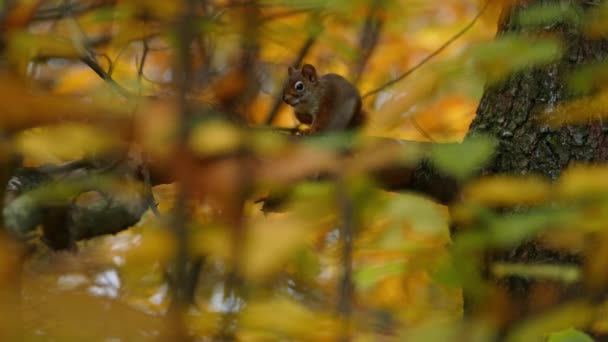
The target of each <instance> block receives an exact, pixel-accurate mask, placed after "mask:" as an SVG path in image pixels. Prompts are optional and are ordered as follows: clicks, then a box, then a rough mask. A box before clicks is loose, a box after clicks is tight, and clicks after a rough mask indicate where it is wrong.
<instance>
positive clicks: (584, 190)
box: [557, 165, 608, 199]
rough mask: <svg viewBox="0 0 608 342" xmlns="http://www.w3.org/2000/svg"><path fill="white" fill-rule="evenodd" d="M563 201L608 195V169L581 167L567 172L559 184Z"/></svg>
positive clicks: (575, 167) (558, 192) (558, 187)
mask: <svg viewBox="0 0 608 342" xmlns="http://www.w3.org/2000/svg"><path fill="white" fill-rule="evenodd" d="M557 194H558V196H559V197H560V198H562V199H578V198H587V197H594V196H605V195H606V194H608V167H606V166H598V165H593V166H592V165H585V166H583V165H579V166H574V167H571V168H570V169H568V170H566V171H565V172H564V173H563V174H562V176H561V178H560V179H559V182H558V183H557Z"/></svg>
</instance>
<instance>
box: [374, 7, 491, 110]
mask: <svg viewBox="0 0 608 342" xmlns="http://www.w3.org/2000/svg"><path fill="white" fill-rule="evenodd" d="M489 4H490V1H489V0H488V1H486V3H485V4H484V5H483V7H482V8H481V9H480V10H479V12H477V14H476V15H475V17H474V18H473V19H472V20H471V22H470V23H469V24H468V25H467V26H465V27H464V28H463V29H462V30H460V31H459V32H458V33H456V34H455V35H454V36H452V37H451V38H450V39H448V40H447V41H446V42H445V43H443V45H441V46H440V47H439V48H437V49H436V50H435V51H433V52H432V53H431V54H430V55H428V56H426V57H425V58H424V59H423V60H421V61H420V62H419V63H418V64H416V65H414V66H413V67H412V68H410V69H409V70H407V71H406V72H404V73H403V74H401V75H400V76H399V77H397V78H395V79H393V80H391V81H389V82H386V83H385V84H383V85H381V86H379V87H378V88H376V89H373V90H371V91H368V92H367V93H365V94H364V95H363V96H362V98H367V97H369V96H372V95H374V94H376V93H379V92H381V91H382V90H384V89H386V88H388V87H390V86H392V85H393V84H395V83H397V82H399V81H401V80H403V79H404V78H406V77H408V76H409V75H410V74H412V73H413V72H414V71H416V70H418V69H419V68H420V67H422V66H423V65H424V64H426V63H427V62H428V61H430V60H431V59H433V58H434V57H435V56H437V55H438V54H440V53H441V52H442V51H443V50H445V49H446V48H447V47H448V46H449V45H451V44H452V43H453V42H455V41H456V40H457V39H458V38H460V37H461V36H462V35H464V34H465V33H467V31H469V30H470V29H471V28H472V27H473V26H474V25H475V23H476V22H477V20H478V19H479V18H480V17H481V16H482V15H483V14H484V13H485V11H486V9H487V8H488V5H489Z"/></svg>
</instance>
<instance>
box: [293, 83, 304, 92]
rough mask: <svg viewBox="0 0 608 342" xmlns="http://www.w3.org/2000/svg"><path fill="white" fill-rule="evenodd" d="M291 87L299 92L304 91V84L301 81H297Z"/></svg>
mask: <svg viewBox="0 0 608 342" xmlns="http://www.w3.org/2000/svg"><path fill="white" fill-rule="evenodd" d="M293 87H294V88H295V89H296V90H299V91H301V90H304V83H302V81H298V82H296V84H294V85H293Z"/></svg>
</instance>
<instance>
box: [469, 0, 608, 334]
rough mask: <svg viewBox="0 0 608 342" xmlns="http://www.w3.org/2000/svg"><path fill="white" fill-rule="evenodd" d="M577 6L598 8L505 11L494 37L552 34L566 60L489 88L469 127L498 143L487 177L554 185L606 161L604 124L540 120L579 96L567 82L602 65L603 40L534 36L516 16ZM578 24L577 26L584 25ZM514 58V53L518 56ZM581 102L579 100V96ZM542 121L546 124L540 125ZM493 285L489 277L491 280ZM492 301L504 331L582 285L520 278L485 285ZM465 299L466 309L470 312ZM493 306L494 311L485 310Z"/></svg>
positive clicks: (537, 255)
mask: <svg viewBox="0 0 608 342" xmlns="http://www.w3.org/2000/svg"><path fill="white" fill-rule="evenodd" d="M564 3H569V5H568V6H575V7H576V11H578V12H577V13H579V15H582V14H583V13H587V12H588V11H590V10H592V9H594V8H597V6H598V4H597V2H595V4H593V2H591V1H577V0H574V1H568V2H564V1H559V0H534V1H517V2H516V3H515V4H513V5H512V6H511V7H508V8H506V9H505V12H506V13H503V15H502V16H501V18H502V19H501V22H499V25H498V36H502V35H505V34H519V35H539V36H540V35H542V36H546V35H556V36H557V37H559V38H561V40H562V42H563V56H562V57H561V58H560V59H559V60H557V61H555V62H553V63H550V64H547V65H544V66H536V67H530V68H527V69H525V70H524V71H521V72H517V73H515V74H513V75H511V76H510V77H508V78H507V79H506V80H504V81H502V82H500V83H498V84H494V85H491V86H488V87H487V88H486V90H485V92H484V95H483V97H482V99H481V102H480V105H479V108H478V110H477V116H476V118H475V119H474V121H473V122H472V124H471V127H470V130H469V133H468V136H472V135H476V134H486V135H490V136H492V137H494V138H495V139H496V140H497V141H498V142H499V143H498V147H497V151H496V155H495V159H494V161H493V162H492V163H491V165H489V166H488V167H487V168H486V169H485V170H484V172H483V173H484V174H498V173H502V174H510V175H526V174H532V173H534V174H540V175H543V176H546V177H548V178H549V179H551V180H556V179H557V178H558V177H559V176H560V174H561V172H562V171H563V170H564V169H565V168H566V167H568V166H569V165H571V164H573V163H577V162H583V163H587V162H605V161H606V160H607V158H608V139H607V137H606V132H607V130H608V124H604V123H602V122H601V121H600V120H597V121H593V122H589V123H587V124H581V125H567V126H560V127H557V128H552V127H550V126H549V125H547V124H546V123H543V120H541V119H542V118H543V117H546V115H551V113H552V111H553V110H554V109H555V108H556V106H558V105H560V104H561V103H563V102H564V101H567V100H572V99H573V98H575V97H577V95H575V94H574V93H573V92H571V91H569V89H568V87H567V77H568V76H569V75H570V73H571V72H572V71H573V70H576V69H577V68H580V67H581V66H584V65H587V64H591V63H595V62H600V61H604V60H606V57H608V40H606V39H593V38H589V37H585V35H583V33H582V27H581V26H582V25H576V24H571V23H566V22H565V21H564V22H563V23H559V22H558V23H554V24H553V25H544V27H542V28H538V29H534V30H531V28H530V27H522V26H521V25H520V23H519V22H520V21H519V20H518V15H519V13H520V12H521V11H522V10H525V9H526V8H528V7H530V6H533V5H534V6H538V5H541V6H544V5H562V6H563V5H564ZM581 22H582V21H581ZM515 53H517V52H515ZM578 96H580V95H578ZM545 122H546V121H545ZM581 260H582V256H580V255H575V254H572V253H567V252H563V251H554V250H549V249H547V248H545V247H542V246H541V245H540V244H538V243H536V242H534V241H531V242H526V243H524V244H522V245H521V246H518V247H517V248H515V249H514V250H508V251H505V250H502V251H492V252H488V253H486V255H485V266H486V267H488V266H489V265H490V264H491V263H494V262H496V261H502V262H509V263H522V262H525V263H536V262H542V263H580V262H581ZM489 277H490V278H491V276H489ZM490 283H492V284H493V285H494V286H495V287H494V290H495V291H493V292H494V294H496V293H501V295H502V296H503V297H504V298H502V300H500V302H501V303H503V304H504V303H507V304H506V305H507V306H508V307H509V309H510V311H511V313H510V317H509V318H506V319H505V321H503V322H502V323H503V324H504V325H503V327H502V329H504V330H503V332H504V331H505V330H507V329H508V327H509V326H512V325H513V324H515V323H516V321H518V320H520V319H522V318H524V317H526V316H529V315H533V314H535V313H537V312H540V311H542V310H544V309H547V308H548V307H552V306H554V305H556V304H558V303H561V302H563V301H564V300H566V299H567V298H571V297H572V296H578V295H580V294H581V291H582V286H580V285H573V286H566V285H564V284H559V283H557V282H556V283H553V284H550V283H547V282H543V283H542V284H539V283H540V282H539V281H534V280H532V279H525V278H520V277H509V278H503V279H501V280H497V279H493V280H492V281H490ZM539 288H542V289H544V290H543V291H545V290H547V291H548V290H549V289H551V291H554V292H556V293H557V294H556V295H555V296H554V300H553V301H552V302H551V303H546V305H543V306H542V308H538V307H536V306H533V305H531V301H533V299H534V298H532V296H534V293H537V292H536V291H537V290H538V289H539ZM466 297H467V295H466V294H465V307H467V304H466V302H467V299H466ZM485 303H486V307H485V308H481V306H483V304H476V305H473V306H469V307H468V310H472V311H479V310H481V311H490V312H493V311H495V310H496V308H493V309H492V308H489V307H488V306H489V305H494V304H495V303H496V302H495V301H492V300H489V301H486V302H485ZM488 303H492V304H488Z"/></svg>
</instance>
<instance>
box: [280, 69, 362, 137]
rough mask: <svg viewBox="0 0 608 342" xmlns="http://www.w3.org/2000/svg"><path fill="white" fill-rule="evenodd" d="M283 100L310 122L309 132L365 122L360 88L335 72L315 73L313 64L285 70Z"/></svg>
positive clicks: (353, 126)
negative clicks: (285, 81)
mask: <svg viewBox="0 0 608 342" xmlns="http://www.w3.org/2000/svg"><path fill="white" fill-rule="evenodd" d="M288 74H289V78H288V80H287V83H286V84H285V88H284V89H283V101H284V102H285V103H287V104H288V105H290V106H292V107H293V108H294V112H295V116H296V118H297V119H298V121H300V122H301V123H303V124H307V125H310V130H309V131H308V134H315V133H319V132H326V131H340V130H345V129H352V128H359V127H361V126H362V125H363V124H364V123H365V113H364V112H363V111H362V109H361V95H360V94H359V90H357V88H356V87H355V86H354V85H353V84H352V83H350V82H349V81H347V80H346V79H345V78H344V77H342V76H340V75H336V74H326V75H323V76H320V77H319V76H318V75H317V71H316V70H315V67H314V66H312V65H310V64H304V66H302V69H300V70H298V69H295V68H293V67H289V69H288Z"/></svg>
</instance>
